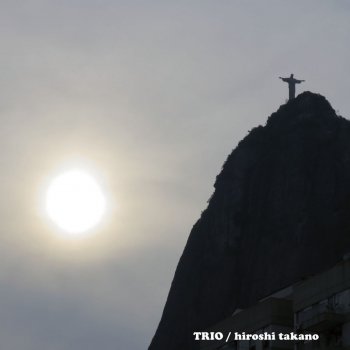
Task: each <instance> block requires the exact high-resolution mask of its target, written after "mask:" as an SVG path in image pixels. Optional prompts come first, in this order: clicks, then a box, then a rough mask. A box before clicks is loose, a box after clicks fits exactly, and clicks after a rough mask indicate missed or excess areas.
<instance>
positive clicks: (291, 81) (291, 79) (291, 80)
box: [279, 74, 305, 100]
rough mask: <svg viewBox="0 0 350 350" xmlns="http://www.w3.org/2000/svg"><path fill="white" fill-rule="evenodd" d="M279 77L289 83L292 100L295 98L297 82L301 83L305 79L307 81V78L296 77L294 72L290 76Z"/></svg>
mask: <svg viewBox="0 0 350 350" xmlns="http://www.w3.org/2000/svg"><path fill="white" fill-rule="evenodd" d="M279 78H280V79H282V80H283V81H285V82H286V83H288V88H289V99H290V100H292V99H293V98H295V84H300V83H302V82H303V81H305V80H298V79H294V74H291V75H290V77H289V78H282V77H279Z"/></svg>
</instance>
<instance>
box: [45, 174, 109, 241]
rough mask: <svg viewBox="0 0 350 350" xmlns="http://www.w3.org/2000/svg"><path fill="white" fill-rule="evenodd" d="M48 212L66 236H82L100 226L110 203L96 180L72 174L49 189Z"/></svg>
mask: <svg viewBox="0 0 350 350" xmlns="http://www.w3.org/2000/svg"><path fill="white" fill-rule="evenodd" d="M46 210H47V213H48V215H49V217H50V219H51V220H52V221H53V222H54V223H55V224H56V225H57V226H58V227H59V228H61V229H62V230H63V231H64V232H66V233H69V234H72V235H74V234H82V233H85V232H87V231H88V230H90V229H92V228H93V227H95V226H96V225H97V224H98V223H99V222H100V220H101V219H102V217H103V214H104V213H105V210H106V200H105V196H104V195H103V193H102V190H101V189H100V187H99V185H98V184H97V182H96V180H95V179H94V178H93V177H92V176H90V175H89V174H88V173H86V172H84V171H81V170H71V171H67V172H65V173H63V174H61V175H59V176H57V177H56V178H55V179H54V180H53V181H52V182H51V184H50V185H49V187H48V190H47V193H46Z"/></svg>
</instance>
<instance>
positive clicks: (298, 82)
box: [295, 79, 305, 84]
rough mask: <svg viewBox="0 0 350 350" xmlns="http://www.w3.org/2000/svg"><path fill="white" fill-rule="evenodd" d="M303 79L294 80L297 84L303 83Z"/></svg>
mask: <svg viewBox="0 0 350 350" xmlns="http://www.w3.org/2000/svg"><path fill="white" fill-rule="evenodd" d="M304 81H305V80H297V79H295V82H296V83H297V84H300V83H303V82H304Z"/></svg>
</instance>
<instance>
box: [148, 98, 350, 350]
mask: <svg viewBox="0 0 350 350" xmlns="http://www.w3.org/2000/svg"><path fill="white" fill-rule="evenodd" d="M349 178H350V122H349V121H348V120H346V119H344V118H342V117H339V116H337V115H336V113H335V111H334V109H333V108H332V106H331V105H330V103H329V102H328V101H327V100H326V98H325V97H323V96H321V95H318V94H314V93H311V92H304V93H302V94H300V95H299V96H297V97H296V98H295V99H292V100H290V101H289V102H287V103H286V104H284V105H282V106H281V107H280V108H279V109H278V110H277V111H276V112H275V113H273V114H272V115H271V116H270V117H269V118H268V121H267V123H266V125H265V126H259V127H257V128H254V129H253V130H252V131H251V132H250V133H249V134H248V135H247V136H246V137H245V138H244V139H243V140H242V141H241V142H240V143H239V144H238V146H237V147H236V149H235V150H233V152H232V153H231V154H230V155H229V156H228V158H227V160H226V162H225V164H224V166H223V169H222V171H221V173H220V174H219V175H218V176H217V178H216V182H215V191H214V193H213V195H212V197H211V199H210V201H209V204H208V207H207V209H206V210H205V211H204V212H203V214H202V216H201V217H200V219H199V220H198V221H197V223H196V224H195V225H194V226H193V228H192V231H191V233H190V236H189V239H188V241H187V244H186V247H185V250H184V252H183V254H182V257H181V259H180V261H179V264H178V266H177V269H176V273H175V276H174V280H173V283H172V286H171V289H170V292H169V296H168V299H167V302H166V305H165V308H164V312H163V315H162V319H161V322H160V324H159V327H158V330H157V332H156V334H155V336H154V338H153V340H152V343H151V345H150V348H149V349H150V350H163V349H167V350H179V349H181V350H190V349H191V350H193V349H197V348H198V344H197V343H196V342H194V340H193V332H195V331H200V330H204V329H206V328H208V327H210V326H211V325H213V324H215V323H217V322H218V321H220V320H222V319H224V318H225V317H228V316H229V315H231V314H232V313H233V312H234V310H235V309H237V308H245V307H248V306H250V305H252V304H254V303H256V302H257V301H258V300H259V299H260V298H263V297H265V296H266V295H269V294H271V293H272V292H273V291H275V290H278V289H281V288H283V287H285V286H286V285H290V284H293V283H294V282H296V281H298V280H300V279H301V278H304V277H306V276H309V275H312V274H315V273H318V272H320V271H322V270H324V269H326V268H327V267H330V266H332V265H333V264H335V263H336V262H337V261H338V260H340V259H341V258H342V256H343V255H344V254H345V253H347V252H348V251H350V235H349V227H350V216H349V212H350V181H349Z"/></svg>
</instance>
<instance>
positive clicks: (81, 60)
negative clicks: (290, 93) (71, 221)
mask: <svg viewBox="0 0 350 350" xmlns="http://www.w3.org/2000/svg"><path fill="white" fill-rule="evenodd" d="M0 10H1V11H0V37H1V52H0V60H1V71H0V72H1V75H0V77H1V78H0V89H1V97H0V118H1V128H0V149H1V153H0V162H1V169H2V170H1V173H0V181H1V182H0V183H1V185H0V194H1V202H0V206H1V208H0V209H1V210H0V215H1V217H0V219H1V220H0V222H1V230H0V234H1V236H0V237H1V238H0V257H1V258H0V259H1V260H0V262H1V263H0V285H1V288H0V310H1V312H0V325H1V327H0V339H1V346H2V347H3V348H4V349H5V348H6V349H14V350H16V349H26V350H38V349H45V350H71V349H72V350H73V349H74V350H90V349H91V350H95V349H100V350H109V349H120V350H129V349H132V350H141V349H145V348H146V347H147V346H148V344H149V342H150V340H151V337H152V335H153V333H154V331H155V329H156V326H157V324H158V322H159V319H160V316H161V312H162V308H163V306H164V303H165V299H166V296H167V293H168V290H169V287H170V283H171V280H172V277H173V273H174V271H175V267H176V264H177V261H178V259H179V257H180V255H181V253H182V250H183V248H184V245H185V243H186V239H187V237H188V234H189V232H190V229H191V227H192V225H193V224H194V223H195V221H196V220H197V219H198V217H199V216H200V213H201V211H202V210H203V209H205V207H206V201H207V199H208V198H209V197H210V195H211V193H212V191H213V187H212V186H213V183H214V181H215V176H216V175H217V174H218V173H219V171H220V169H221V166H222V164H223V162H224V160H225V159H226V157H227V155H228V154H229V153H230V152H231V150H232V149H233V148H234V147H235V146H236V145H237V143H238V141H239V140H240V139H242V138H243V137H244V136H245V135H246V134H247V132H248V131H249V130H250V129H251V128H253V127H254V126H257V125H259V124H264V123H265V121H266V118H267V116H268V115H270V114H271V113H272V112H274V111H275V110H276V109H277V108H278V107H279V105H281V104H283V103H284V101H285V99H286V97H287V86H286V84H283V83H282V82H281V81H279V80H278V79H277V77H278V76H280V75H282V76H287V75H289V74H290V73H292V72H293V73H294V74H295V75H296V77H297V78H300V79H306V82H305V83H304V84H302V85H299V86H297V92H300V91H303V90H310V91H313V92H319V93H321V94H323V95H325V96H326V97H327V98H328V99H329V101H330V102H331V103H332V105H333V107H334V108H335V109H336V110H339V113H340V114H342V115H343V116H345V117H346V116H349V114H350V99H349V96H348V94H349V91H350V86H349V85H350V82H349V78H348V73H349V61H350V49H349V45H348V43H349V33H350V20H349V19H350V4H349V2H348V1H345V0H338V1H333V2H331V1H326V0H308V1H305V0H303V1H301V0H297V1H289V2H287V1H282V0H279V1H277V0H268V1H260V0H256V1H239V0H221V1H207V0H201V1H181V0H180V1H156V0H150V1H141V0H139V1H117V0H113V1H112V0H110V1H108V0H101V1H98V0H95V1H92V0H70V1H68V0H62V1H47V0H37V1H34V0H27V1H14V0H12V1H7V0H2V1H0ZM298 89H299V90H298ZM69 166H83V167H85V168H87V169H89V170H90V171H91V172H92V173H94V174H95V175H96V176H97V177H98V178H99V180H100V181H101V183H102V185H103V187H104V188H105V190H106V191H107V193H108V196H109V200H110V203H111V205H110V210H109V213H108V218H107V219H106V220H105V222H104V223H103V224H102V225H101V226H100V227H99V228H98V229H96V232H93V234H91V235H90V236H89V237H87V238H85V239H81V240H78V241H72V240H69V239H65V238H62V237H60V236H58V235H57V234H56V232H55V228H54V227H53V226H52V225H51V224H50V223H49V222H48V219H47V218H46V216H45V213H44V212H43V209H42V203H41V201H42V196H43V191H44V189H45V186H46V184H47V182H48V181H49V180H50V178H52V176H53V175H55V174H57V173H58V172H59V171H60V170H62V169H66V168H67V167H69Z"/></svg>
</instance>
